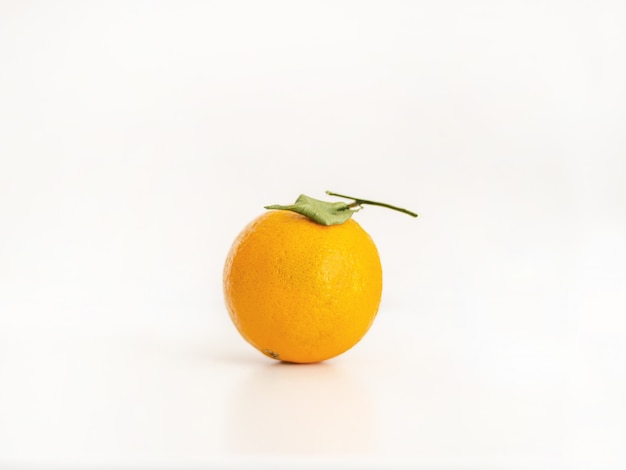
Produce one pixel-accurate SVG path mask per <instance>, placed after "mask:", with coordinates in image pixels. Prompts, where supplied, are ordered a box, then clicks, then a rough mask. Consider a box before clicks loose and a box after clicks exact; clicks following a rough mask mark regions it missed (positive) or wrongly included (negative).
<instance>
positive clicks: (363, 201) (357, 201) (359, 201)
mask: <svg viewBox="0 0 626 470" xmlns="http://www.w3.org/2000/svg"><path fill="white" fill-rule="evenodd" d="M326 194H328V195H329V196H337V197H343V198H345V199H353V200H354V202H353V203H351V204H349V205H348V208H350V209H352V208H355V207H358V206H360V205H361V204H368V205H370V206H379V207H386V208H387V209H393V210H394V211H398V212H402V213H404V214H408V215H410V216H411V217H417V214H416V213H415V212H412V211H410V210H408V209H403V208H401V207H397V206H392V205H391V204H386V203H384V202H376V201H368V200H367V199H359V198H356V197H352V196H344V195H343V194H337V193H333V192H331V191H326Z"/></svg>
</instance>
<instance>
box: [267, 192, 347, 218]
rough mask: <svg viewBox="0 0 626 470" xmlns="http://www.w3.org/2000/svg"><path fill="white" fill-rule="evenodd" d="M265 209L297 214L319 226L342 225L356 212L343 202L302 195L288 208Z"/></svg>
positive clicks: (274, 207) (273, 207)
mask: <svg viewBox="0 0 626 470" xmlns="http://www.w3.org/2000/svg"><path fill="white" fill-rule="evenodd" d="M265 208H266V209H277V210H286V211H293V212H297V213H298V214H302V215H304V216H306V217H308V218H309V219H311V220H313V221H314V222H317V223H318V224H321V225H339V224H343V223H344V222H345V221H346V220H348V219H349V218H350V217H352V214H354V213H355V212H357V210H358V209H357V210H354V209H351V208H350V207H349V206H348V204H346V203H345V202H328V201H321V200H319V199H315V198H312V197H309V196H305V195H304V194H301V195H300V196H299V197H298V199H297V200H296V202H295V204H291V205H288V206H281V205H279V204H274V205H272V206H265Z"/></svg>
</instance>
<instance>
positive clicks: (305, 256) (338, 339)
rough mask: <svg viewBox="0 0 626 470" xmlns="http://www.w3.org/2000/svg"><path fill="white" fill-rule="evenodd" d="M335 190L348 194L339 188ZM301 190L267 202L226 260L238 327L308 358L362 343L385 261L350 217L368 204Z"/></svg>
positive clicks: (264, 345)
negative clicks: (288, 199)
mask: <svg viewBox="0 0 626 470" xmlns="http://www.w3.org/2000/svg"><path fill="white" fill-rule="evenodd" d="M327 193H328V194H330V195H333V196H339V197H344V198H348V196H342V195H339V194H336V193H331V192H328V191H327ZM349 199H353V202H352V203H350V204H348V203H346V202H334V203H332V202H327V201H320V200H317V199H313V198H310V197H308V196H304V195H301V196H300V197H299V198H298V199H297V201H296V203H295V204H292V205H287V206H280V205H274V206H267V207H266V209H270V211H269V212H265V213H264V214H262V215H260V216H259V217H257V218H256V219H255V220H253V221H252V222H251V223H250V224H248V225H247V226H246V227H245V228H244V229H243V231H242V232H241V233H240V234H239V236H238V237H237V238H236V240H235V241H234V243H233V245H232V247H231V249H230V252H229V254H228V257H227V259H226V263H225V266H224V296H225V300H226V306H227V308H228V312H229V313H230V317H231V319H232V321H233V323H234V324H235V326H236V327H237V330H238V331H239V333H240V334H241V335H242V336H243V337H244V339H246V340H247V341H248V342H249V343H250V344H251V345H252V346H254V347H255V348H257V349H258V350H259V351H261V352H262V353H264V354H265V355H267V356H269V357H271V358H273V359H278V360H282V361H286V362H296V363H311V362H320V361H323V360H326V359H330V358H332V357H335V356H337V355H339V354H341V353H343V352H345V351H347V350H348V349H350V348H351V347H352V346H354V345H355V344H356V343H358V342H359V341H360V340H361V338H362V337H363V336H364V335H365V333H366V332H367V331H368V329H369V328H370V326H371V325H372V322H373V321H374V318H375V317H376V314H377V312H378V306H379V304H380V299H381V294H382V268H381V263H380V258H379V255H378V250H377V249H376V245H375V244H374V241H373V240H372V239H371V237H370V236H369V235H368V234H367V232H366V231H365V230H363V228H361V226H360V225H359V224H358V223H357V222H356V221H355V220H353V219H352V218H351V217H352V215H353V214H354V213H355V212H357V211H358V210H359V209H360V208H361V206H362V205H363V204H370V205H376V206H383V207H388V208H391V209H394V210H398V211H401V212H405V213H407V214H410V215H412V216H415V217H416V216H417V214H414V213H413V212H411V211H408V210H406V209H401V208H398V207H395V206H391V205H389V204H383V203H379V202H375V201H368V200H365V199H357V198H349Z"/></svg>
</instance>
